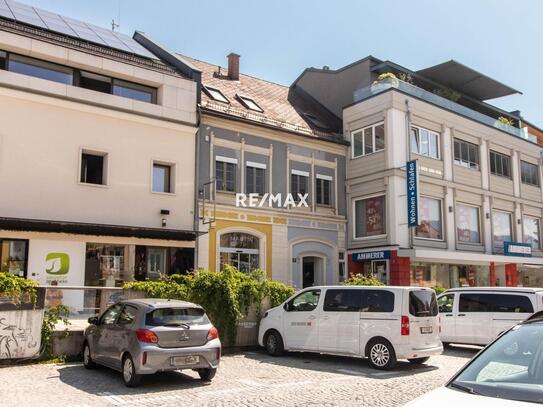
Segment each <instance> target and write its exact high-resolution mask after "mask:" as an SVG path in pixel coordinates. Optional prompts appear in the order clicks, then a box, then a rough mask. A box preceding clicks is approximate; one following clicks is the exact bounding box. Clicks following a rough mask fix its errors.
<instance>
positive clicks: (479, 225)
mask: <svg viewBox="0 0 543 407" xmlns="http://www.w3.org/2000/svg"><path fill="white" fill-rule="evenodd" d="M459 206H468V207H470V208H475V209H477V231H478V232H479V241H478V242H464V241H461V240H460V239H459V238H458V225H457V223H456V222H457V221H458V207H459ZM482 226H483V224H482V222H481V207H480V206H478V205H473V204H469V203H465V202H456V205H455V213H454V229H455V237H456V241H457V242H458V244H464V245H473V246H480V245H481V244H483V234H482V233H481V229H482Z"/></svg>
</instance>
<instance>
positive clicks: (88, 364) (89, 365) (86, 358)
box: [83, 342, 96, 369]
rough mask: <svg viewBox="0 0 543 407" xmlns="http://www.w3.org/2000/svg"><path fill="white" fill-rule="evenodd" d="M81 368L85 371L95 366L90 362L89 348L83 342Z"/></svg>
mask: <svg viewBox="0 0 543 407" xmlns="http://www.w3.org/2000/svg"><path fill="white" fill-rule="evenodd" d="M83 366H84V367H85V369H92V368H93V367H95V366H96V364H95V363H94V361H93V360H92V356H91V350H90V346H89V344H88V343H87V342H85V345H84V346H83Z"/></svg>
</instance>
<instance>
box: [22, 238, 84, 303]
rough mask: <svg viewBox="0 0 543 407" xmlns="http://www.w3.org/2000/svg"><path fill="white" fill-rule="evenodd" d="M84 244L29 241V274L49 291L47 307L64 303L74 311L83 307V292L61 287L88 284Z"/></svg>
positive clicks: (58, 241)
mask: <svg viewBox="0 0 543 407" xmlns="http://www.w3.org/2000/svg"><path fill="white" fill-rule="evenodd" d="M85 246H86V244H85V242H68V241H62V240H30V242H29V247H28V275H29V277H30V278H32V279H34V280H36V281H37V282H38V283H39V284H40V285H48V286H51V285H53V286H58V287H59V289H54V288H52V289H48V290H47V293H46V304H45V305H46V306H50V307H51V306H55V305H58V304H64V305H67V306H68V307H70V308H71V309H72V310H75V309H77V310H80V309H82V308H83V298H84V292H83V290H62V289H61V288H62V286H83V285H84V284H85Z"/></svg>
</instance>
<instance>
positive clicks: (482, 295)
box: [437, 287, 543, 345]
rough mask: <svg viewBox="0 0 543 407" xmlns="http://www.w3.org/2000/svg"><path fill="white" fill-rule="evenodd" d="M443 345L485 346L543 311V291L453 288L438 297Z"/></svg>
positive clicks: (534, 289) (532, 289) (537, 289)
mask: <svg viewBox="0 0 543 407" xmlns="http://www.w3.org/2000/svg"><path fill="white" fill-rule="evenodd" d="M437 302H438V306H439V312H440V314H441V340H442V341H443V343H445V344H448V343H460V344H473V345H486V344H488V343H490V342H491V341H493V340H494V338H496V337H497V336H498V335H499V334H500V333H501V332H504V331H506V330H508V329H509V328H511V327H512V326H513V325H515V324H516V323H518V322H520V321H523V320H525V319H526V318H528V317H529V316H530V315H532V314H533V313H534V312H537V311H541V310H543V289H541V288H517V287H511V288H510V287H507V288H506V287H488V288H484V287H479V288H453V289H450V290H447V291H445V292H444V293H442V294H440V295H439V296H438V297H437Z"/></svg>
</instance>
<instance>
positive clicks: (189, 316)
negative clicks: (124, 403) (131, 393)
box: [83, 299, 221, 387]
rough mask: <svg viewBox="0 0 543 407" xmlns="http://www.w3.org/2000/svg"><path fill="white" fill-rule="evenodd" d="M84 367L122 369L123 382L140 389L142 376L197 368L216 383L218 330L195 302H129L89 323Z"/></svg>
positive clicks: (107, 311)
mask: <svg viewBox="0 0 543 407" xmlns="http://www.w3.org/2000/svg"><path fill="white" fill-rule="evenodd" d="M89 323H90V325H89V326H88V327H87V329H86V330H85V339H84V343H83V364H84V366H85V367H86V368H91V367H93V366H94V364H96V363H98V364H100V365H104V366H107V367H110V368H112V369H115V370H118V371H120V372H122V374H123V380H124V383H125V384H126V385H127V386H129V387H131V386H136V385H137V384H138V383H139V381H140V380H141V377H142V375H147V374H153V373H156V372H159V371H161V372H162V371H167V370H182V369H192V370H195V371H196V372H198V374H199V375H200V378H201V379H202V380H207V381H209V380H211V379H213V377H214V376H215V374H216V372H217V367H218V366H219V361H220V357H221V342H220V340H219V332H218V330H217V329H216V328H215V327H214V326H213V325H212V324H211V322H210V321H209V319H208V317H207V315H206V313H205V311H204V309H203V308H202V307H200V306H199V305H196V304H192V303H190V302H184V301H177V300H161V299H141V300H126V301H121V302H119V303H117V304H114V305H112V306H111V307H109V308H108V309H107V310H106V311H105V312H104V313H103V314H102V315H101V316H100V317H92V318H89Z"/></svg>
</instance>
